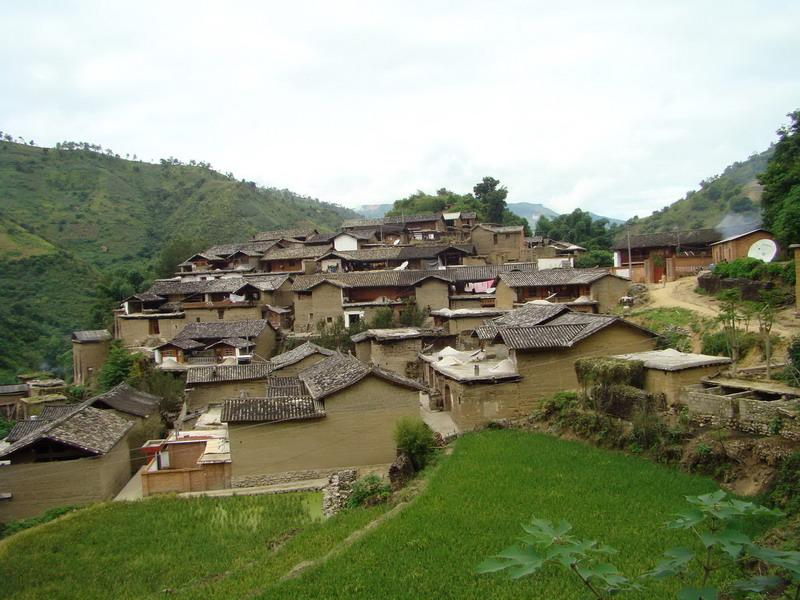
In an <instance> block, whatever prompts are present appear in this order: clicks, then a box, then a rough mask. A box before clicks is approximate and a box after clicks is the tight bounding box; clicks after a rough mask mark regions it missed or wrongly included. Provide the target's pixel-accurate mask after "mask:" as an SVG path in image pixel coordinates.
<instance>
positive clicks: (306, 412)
mask: <svg viewBox="0 0 800 600" xmlns="http://www.w3.org/2000/svg"><path fill="white" fill-rule="evenodd" d="M324 416H325V410H324V408H323V406H322V404H321V403H319V402H317V401H316V400H314V399H312V398H310V397H308V396H306V397H304V398H295V399H285V398H284V399H278V400H275V399H272V398H231V399H229V400H226V401H225V404H223V405H222V416H221V417H220V420H221V421H222V422H223V423H247V422H258V423H275V422H281V421H301V420H306V419H319V418H322V417H324Z"/></svg>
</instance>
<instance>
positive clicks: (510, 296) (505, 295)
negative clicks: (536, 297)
mask: <svg viewBox="0 0 800 600" xmlns="http://www.w3.org/2000/svg"><path fill="white" fill-rule="evenodd" d="M516 301H517V293H516V292H515V291H514V290H513V288H510V287H508V285H506V282H505V281H503V280H502V279H500V280H498V281H497V289H496V291H495V302H494V305H495V307H496V308H507V309H512V308H514V303H515V302H516Z"/></svg>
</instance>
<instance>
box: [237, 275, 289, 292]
mask: <svg viewBox="0 0 800 600" xmlns="http://www.w3.org/2000/svg"><path fill="white" fill-rule="evenodd" d="M287 279H289V274H288V273H281V274H280V275H271V274H264V273H259V274H257V275H256V274H253V275H247V276H246V277H245V278H244V281H245V282H246V283H249V284H250V285H252V286H254V287H256V288H258V289H259V290H261V291H262V292H273V291H275V290H277V289H278V288H279V287H281V286H282V285H283V284H284V282H286V280H287Z"/></svg>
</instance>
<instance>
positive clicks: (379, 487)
mask: <svg viewBox="0 0 800 600" xmlns="http://www.w3.org/2000/svg"><path fill="white" fill-rule="evenodd" d="M391 493H392V488H391V487H390V486H389V484H388V483H386V482H384V481H383V480H382V479H381V478H380V477H379V476H378V475H375V474H374V473H371V474H370V475H366V476H364V477H362V478H361V479H359V480H358V481H356V482H355V483H354V484H353V488H352V490H351V492H350V497H349V498H348V499H347V507H348V508H356V507H358V506H372V505H374V504H379V503H381V502H385V501H386V500H388V499H389V496H390V495H391Z"/></svg>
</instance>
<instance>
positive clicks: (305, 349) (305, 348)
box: [270, 342, 335, 370]
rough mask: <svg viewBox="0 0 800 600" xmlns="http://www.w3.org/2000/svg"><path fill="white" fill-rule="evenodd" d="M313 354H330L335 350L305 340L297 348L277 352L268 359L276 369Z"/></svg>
mask: <svg viewBox="0 0 800 600" xmlns="http://www.w3.org/2000/svg"><path fill="white" fill-rule="evenodd" d="M313 354H322V355H323V356H331V355H332V354H335V352H334V351H333V350H328V349H327V348H323V347H322V346H317V345H316V344H314V343H312V342H305V343H303V344H300V345H299V346H298V347H297V348H292V349H291V350H289V351H288V352H284V353H283V354H278V355H276V356H273V357H272V358H271V359H270V362H271V363H272V365H273V368H274V369H276V370H277V369H282V368H283V367H288V366H289V365H293V364H295V363H298V362H300V361H301V360H303V359H304V358H306V357H307V356H311V355H313Z"/></svg>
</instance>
